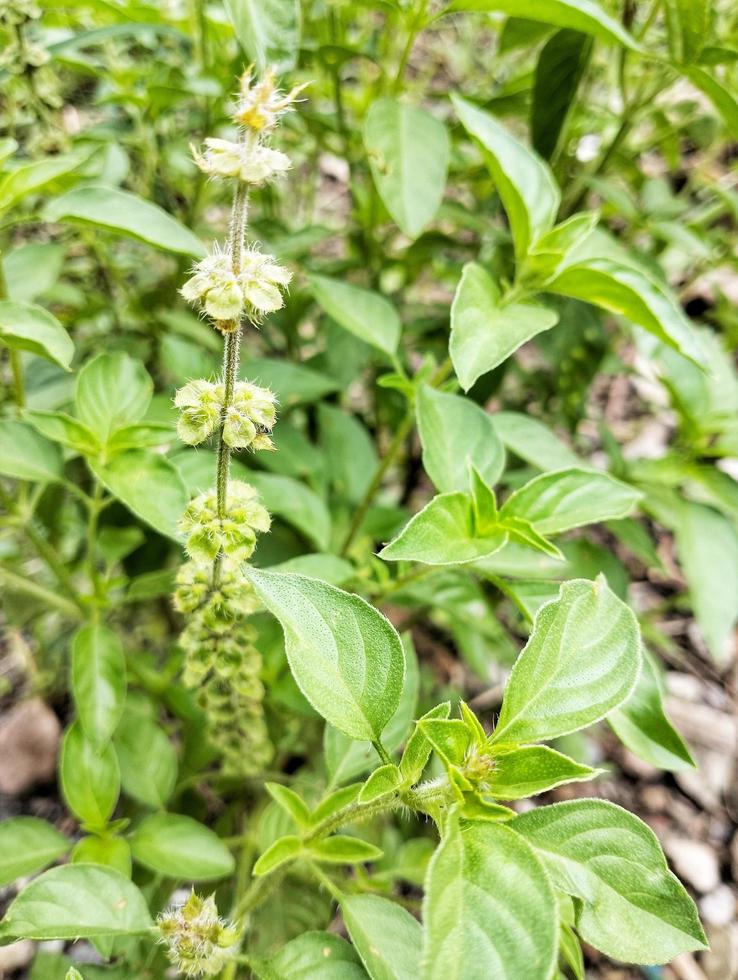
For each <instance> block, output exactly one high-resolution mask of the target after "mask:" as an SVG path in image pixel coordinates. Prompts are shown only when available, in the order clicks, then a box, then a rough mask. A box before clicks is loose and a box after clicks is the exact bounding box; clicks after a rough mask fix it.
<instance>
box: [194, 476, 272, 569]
mask: <svg viewBox="0 0 738 980" xmlns="http://www.w3.org/2000/svg"><path fill="white" fill-rule="evenodd" d="M270 524H271V521H270V518H269V514H268V513H267V511H266V509H265V508H264V507H262V505H261V504H260V503H259V502H258V500H257V492H256V490H255V489H254V487H252V486H250V485H249V484H248V483H243V482H242V481H241V480H232V481H231V482H230V484H229V486H228V497H227V500H226V507H225V515H224V516H223V517H222V518H221V517H219V516H218V503H217V496H216V493H215V490H208V491H207V492H206V493H201V494H200V495H199V496H198V497H195V499H194V500H191V501H190V503H189V505H188V506H187V509H186V510H185V512H184V514H183V515H182V518H181V520H180V522H179V527H180V530H181V531H182V532H183V533H184V534H185V535H187V542H186V548H187V552H188V554H189V555H190V557H191V558H193V559H194V560H195V561H202V562H207V561H213V559H215V558H216V557H217V556H218V555H219V554H220V552H221V551H222V552H223V554H224V555H226V556H229V557H231V558H234V559H237V560H241V561H245V560H246V559H248V558H250V557H251V555H252V554H253V553H254V549H255V548H256V532H257V531H268V530H269V526H270Z"/></svg>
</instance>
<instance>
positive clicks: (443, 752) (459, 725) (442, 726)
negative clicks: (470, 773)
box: [418, 718, 472, 766]
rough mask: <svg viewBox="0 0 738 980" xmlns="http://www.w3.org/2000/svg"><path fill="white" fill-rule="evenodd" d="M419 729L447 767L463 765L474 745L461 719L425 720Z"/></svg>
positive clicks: (419, 724)
mask: <svg viewBox="0 0 738 980" xmlns="http://www.w3.org/2000/svg"><path fill="white" fill-rule="evenodd" d="M418 728H419V729H420V731H421V733H422V734H423V735H425V737H426V738H427V739H428V741H429V742H430V745H431V747H432V749H433V751H434V752H435V753H436V754H437V755H439V756H440V757H441V758H442V759H443V761H444V762H445V763H446V764H447V765H452V766H458V765H461V763H462V762H463V761H464V759H465V758H466V754H467V752H468V751H469V748H470V746H471V744H472V735H471V732H470V731H469V729H468V728H467V726H466V725H465V724H464V722H463V721H461V719H459V718H425V719H421V721H419V722H418Z"/></svg>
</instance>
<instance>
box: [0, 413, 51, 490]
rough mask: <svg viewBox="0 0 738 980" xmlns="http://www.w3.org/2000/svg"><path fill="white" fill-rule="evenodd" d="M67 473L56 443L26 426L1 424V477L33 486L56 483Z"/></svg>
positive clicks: (2, 421)
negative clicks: (24, 481) (63, 473)
mask: <svg viewBox="0 0 738 980" xmlns="http://www.w3.org/2000/svg"><path fill="white" fill-rule="evenodd" d="M63 470H64V464H63V462H62V457H61V453H60V452H59V447H58V446H55V445H54V443H53V442H49V441H48V439H44V437H43V436H41V435H39V434H38V432H36V431H35V430H34V429H32V428H31V426H30V425H27V424H26V423H25V422H16V421H15V420H14V419H2V420H0V475H1V476H10V477H12V478H13V479H15V480H30V481H31V482H32V483H54V482H56V481H57V480H60V479H61V478H62V472H63Z"/></svg>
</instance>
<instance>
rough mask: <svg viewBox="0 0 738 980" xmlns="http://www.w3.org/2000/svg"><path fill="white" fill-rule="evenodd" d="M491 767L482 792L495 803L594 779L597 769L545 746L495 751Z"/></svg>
mask: <svg viewBox="0 0 738 980" xmlns="http://www.w3.org/2000/svg"><path fill="white" fill-rule="evenodd" d="M494 759H495V768H494V770H493V771H492V773H491V775H490V776H488V777H487V778H486V779H485V784H484V786H485V792H489V794H490V796H494V797H495V798H496V799H499V800H522V799H524V798H525V797H527V796H536V794H538V793H545V792H546V791H547V790H549V789H553V788H554V786H560V785H561V784H562V783H575V782H576V783H579V782H583V781H586V780H589V779H594V778H595V777H596V776H597V775H598V773H599V772H600V770H598V769H590V767H589V766H582V765H580V764H579V763H578V762H575V761H574V760H573V759H569V758H568V757H567V756H565V755H562V754H561V753H560V752H555V751H554V750H553V749H550V748H548V746H546V745H523V746H520V747H519V748H514V749H510V750H509V751H508V750H504V751H503V747H502V746H500V748H499V750H498V751H496V752H495V756H494Z"/></svg>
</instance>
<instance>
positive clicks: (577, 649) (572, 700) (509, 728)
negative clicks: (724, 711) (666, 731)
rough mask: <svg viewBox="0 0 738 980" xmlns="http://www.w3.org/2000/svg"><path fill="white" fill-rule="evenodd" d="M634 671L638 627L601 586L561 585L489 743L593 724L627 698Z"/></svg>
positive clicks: (542, 613)
mask: <svg viewBox="0 0 738 980" xmlns="http://www.w3.org/2000/svg"><path fill="white" fill-rule="evenodd" d="M640 666H641V655H640V634H639V629H638V622H637V620H636V618H635V616H634V615H633V612H632V611H631V610H630V609H629V608H628V606H626V604H625V603H624V602H622V601H621V600H620V599H618V597H617V596H616V595H615V594H614V593H613V592H611V590H610V589H609V588H608V586H607V584H606V583H605V580H604V578H602V577H600V578H598V579H597V580H596V581H595V582H589V581H586V580H584V579H575V580H573V581H571V582H565V583H564V584H563V585H562V586H561V589H560V590H559V598H558V599H557V600H556V601H555V602H549V603H547V604H546V605H545V606H542V607H541V609H540V610H539V612H538V615H537V616H536V618H535V622H534V624H533V631H532V633H531V636H530V639H529V640H528V642H527V643H526V645H525V648H524V649H523V651H522V653H521V654H520V656H519V657H518V659H517V660H516V662H515V665H514V667H513V669H512V673H511V674H510V679H509V681H508V683H507V687H506V689H505V696H504V699H503V702H502V710H501V712H500V718H499V721H498V723H497V727H496V728H495V730H494V732H493V734H492V742H494V743H498V744H499V743H503V744H504V743H520V742H539V741H544V740H547V739H551V738H558V737H559V736H560V735H566V734H567V733H568V732H574V731H576V730H577V729H579V728H584V727H585V726H587V725H591V724H593V723H594V722H595V721H599V719H600V718H604V717H605V715H606V714H607V713H608V712H610V711H612V709H613V708H617V707H618V706H619V705H620V704H622V703H623V702H624V701H625V700H627V698H628V697H630V695H631V693H632V691H633V689H634V687H635V683H636V680H637V678H638V672H639V670H640Z"/></svg>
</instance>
